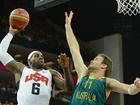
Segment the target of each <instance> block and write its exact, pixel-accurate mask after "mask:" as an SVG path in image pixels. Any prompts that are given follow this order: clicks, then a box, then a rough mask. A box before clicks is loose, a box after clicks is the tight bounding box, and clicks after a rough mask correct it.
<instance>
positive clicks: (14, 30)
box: [9, 25, 22, 36]
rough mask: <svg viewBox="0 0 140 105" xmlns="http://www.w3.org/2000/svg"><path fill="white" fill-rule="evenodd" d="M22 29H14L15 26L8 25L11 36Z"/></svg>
mask: <svg viewBox="0 0 140 105" xmlns="http://www.w3.org/2000/svg"><path fill="white" fill-rule="evenodd" d="M21 30H22V29H15V28H13V27H12V26H11V25H10V27H9V33H11V34H12V35H13V36H14V35H15V34H17V33H18V32H19V31H21Z"/></svg>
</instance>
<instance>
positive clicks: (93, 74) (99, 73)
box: [89, 71, 105, 79]
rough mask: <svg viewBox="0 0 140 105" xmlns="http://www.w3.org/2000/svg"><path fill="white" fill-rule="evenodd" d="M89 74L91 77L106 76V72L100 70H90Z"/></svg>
mask: <svg viewBox="0 0 140 105" xmlns="http://www.w3.org/2000/svg"><path fill="white" fill-rule="evenodd" d="M89 76H90V77H94V78H96V79H100V78H102V77H104V76H105V74H104V72H102V71H99V72H90V73H89Z"/></svg>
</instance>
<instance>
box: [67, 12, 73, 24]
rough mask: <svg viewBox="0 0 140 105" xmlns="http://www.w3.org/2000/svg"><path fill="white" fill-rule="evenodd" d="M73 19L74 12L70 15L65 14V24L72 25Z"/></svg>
mask: <svg viewBox="0 0 140 105" xmlns="http://www.w3.org/2000/svg"><path fill="white" fill-rule="evenodd" d="M72 17H73V11H70V13H69V14H68V12H65V24H66V25H67V24H71V20H72Z"/></svg>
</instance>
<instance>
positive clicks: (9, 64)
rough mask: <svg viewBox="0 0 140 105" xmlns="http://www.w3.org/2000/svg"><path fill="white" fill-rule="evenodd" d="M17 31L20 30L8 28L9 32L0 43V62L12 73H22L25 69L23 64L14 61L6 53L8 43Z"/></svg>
mask: <svg viewBox="0 0 140 105" xmlns="http://www.w3.org/2000/svg"><path fill="white" fill-rule="evenodd" d="M19 31H20V30H18V29H13V28H12V26H10V28H9V32H8V33H7V35H6V36H5V37H4V38H3V39H2V41H1V43H0V60H1V62H2V63H3V64H4V65H5V66H6V68H7V69H8V70H10V71H12V72H22V70H23V68H24V67H25V65H24V64H22V63H20V62H17V61H15V60H14V58H13V57H12V56H11V55H10V54H9V53H8V52H7V50H8V48H9V45H10V42H11V41H12V39H13V37H14V36H15V35H16V34H17V33H18V32H19Z"/></svg>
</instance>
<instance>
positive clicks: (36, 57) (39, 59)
mask: <svg viewBox="0 0 140 105" xmlns="http://www.w3.org/2000/svg"><path fill="white" fill-rule="evenodd" d="M30 62H31V66H32V67H34V68H37V69H40V68H42V67H43V65H44V56H43V54H42V53H41V52H36V53H34V54H33V55H32V57H31V59H30Z"/></svg>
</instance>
